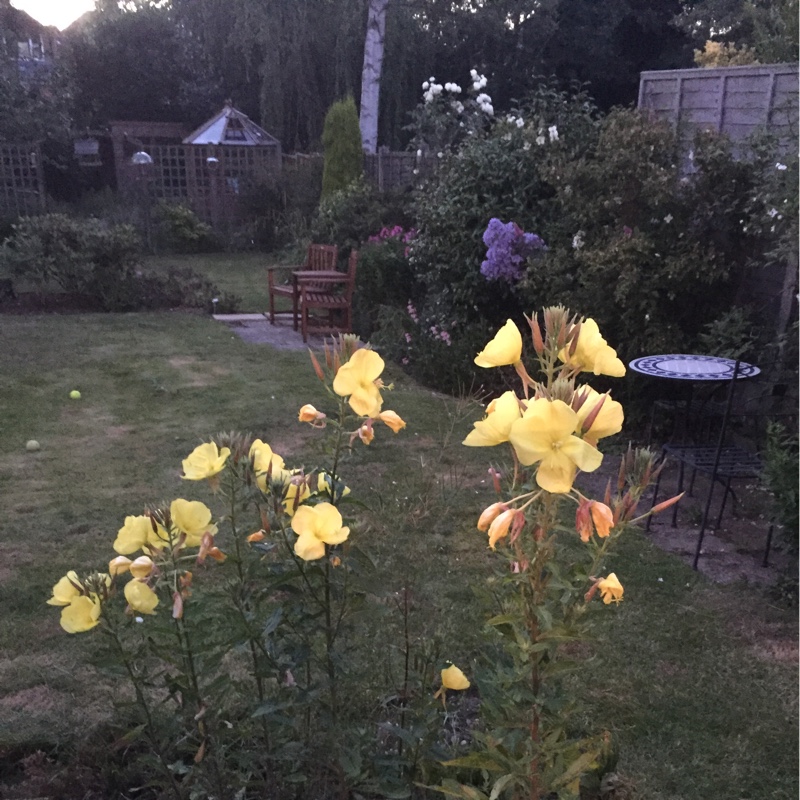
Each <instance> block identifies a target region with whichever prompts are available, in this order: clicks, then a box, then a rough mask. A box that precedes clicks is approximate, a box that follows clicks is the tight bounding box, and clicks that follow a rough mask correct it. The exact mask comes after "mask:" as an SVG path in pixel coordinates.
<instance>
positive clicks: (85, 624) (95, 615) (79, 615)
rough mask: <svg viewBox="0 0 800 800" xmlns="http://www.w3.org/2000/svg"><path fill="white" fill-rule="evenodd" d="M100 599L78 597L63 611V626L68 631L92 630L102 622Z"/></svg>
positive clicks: (82, 631) (84, 596)
mask: <svg viewBox="0 0 800 800" xmlns="http://www.w3.org/2000/svg"><path fill="white" fill-rule="evenodd" d="M100 611H101V606H100V601H99V600H98V599H97V598H96V597H87V596H86V595H82V596H80V597H76V598H75V599H74V600H73V601H72V602H71V603H70V604H69V605H68V606H65V607H64V609H63V611H62V612H61V627H62V628H63V629H64V630H65V631H66V632H67V633H84V632H85V631H90V630H91V629H92V628H94V626H95V625H97V624H98V622H100Z"/></svg>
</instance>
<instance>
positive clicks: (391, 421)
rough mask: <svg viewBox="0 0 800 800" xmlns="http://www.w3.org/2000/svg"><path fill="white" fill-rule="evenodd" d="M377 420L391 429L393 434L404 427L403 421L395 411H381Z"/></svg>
mask: <svg viewBox="0 0 800 800" xmlns="http://www.w3.org/2000/svg"><path fill="white" fill-rule="evenodd" d="M378 419H379V420H380V421H381V422H382V423H383V424H384V425H386V426H388V427H389V428H391V429H392V431H393V432H394V433H399V432H400V431H401V430H403V428H405V426H406V423H405V422H404V420H402V419H401V418H400V416H399V415H398V414H397V412H395V411H381V413H380V414H378Z"/></svg>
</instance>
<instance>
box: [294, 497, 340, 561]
mask: <svg viewBox="0 0 800 800" xmlns="http://www.w3.org/2000/svg"><path fill="white" fill-rule="evenodd" d="M292 530H293V531H294V532H295V533H296V534H297V535H298V538H297V541H296V542H295V544H294V552H295V553H296V554H297V555H298V556H299V557H300V558H302V559H303V561H315V560H316V559H318V558H322V557H323V556H324V555H325V545H326V544H341V543H342V542H343V541H345V539H347V537H348V536H349V535H350V528H345V527H342V515H341V514H340V513H339V510H338V509H337V508H336V506H333V505H331V504H330V503H320V504H319V505H317V506H300V508H298V509H297V512H296V513H295V515H294V517H292Z"/></svg>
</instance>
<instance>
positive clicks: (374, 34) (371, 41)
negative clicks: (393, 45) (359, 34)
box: [359, 0, 389, 153]
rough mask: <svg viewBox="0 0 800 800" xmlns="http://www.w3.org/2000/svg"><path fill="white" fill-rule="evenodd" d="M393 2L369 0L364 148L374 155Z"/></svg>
mask: <svg viewBox="0 0 800 800" xmlns="http://www.w3.org/2000/svg"><path fill="white" fill-rule="evenodd" d="M388 4H389V0H369V13H368V15H367V36H366V40H365V41H364V67H363V69H362V71H361V116H360V118H359V127H360V128H361V146H362V148H363V149H364V151H365V152H367V153H374V152H375V150H376V149H377V146H378V100H379V97H380V90H381V69H382V68H383V45H384V39H385V37H386V6H387V5H388Z"/></svg>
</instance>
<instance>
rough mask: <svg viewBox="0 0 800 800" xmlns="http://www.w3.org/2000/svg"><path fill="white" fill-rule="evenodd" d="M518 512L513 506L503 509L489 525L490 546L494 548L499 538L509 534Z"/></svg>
mask: <svg viewBox="0 0 800 800" xmlns="http://www.w3.org/2000/svg"><path fill="white" fill-rule="evenodd" d="M516 515H517V512H516V511H515V510H514V509H513V508H509V509H507V510H506V511H503V512H502V513H501V514H499V515H498V516H497V517H495V519H494V520H493V522H492V524H491V525H490V526H489V547H491V548H492V550H494V547H495V545H496V544H497V542H498V540H499V539H502V538H503V537H504V536H508V529H509V527H510V526H511V523H512V522H513V521H514V517H515V516H516Z"/></svg>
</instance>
